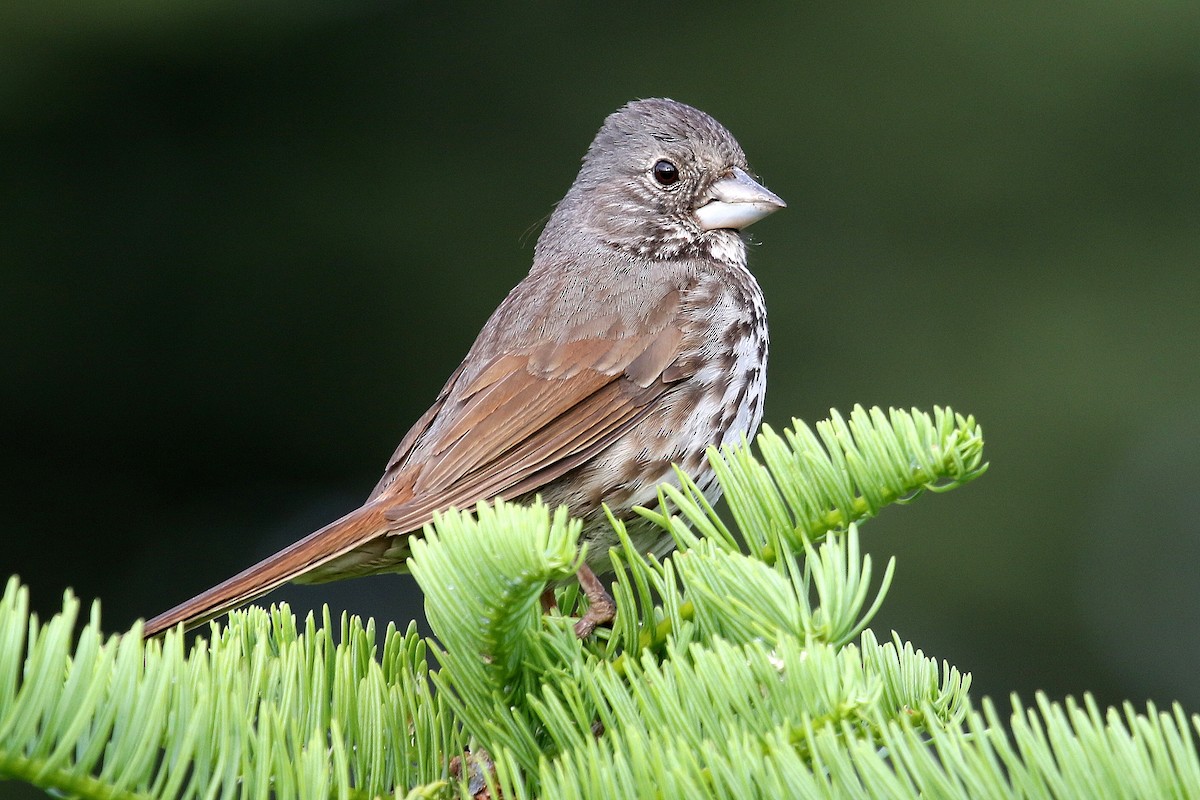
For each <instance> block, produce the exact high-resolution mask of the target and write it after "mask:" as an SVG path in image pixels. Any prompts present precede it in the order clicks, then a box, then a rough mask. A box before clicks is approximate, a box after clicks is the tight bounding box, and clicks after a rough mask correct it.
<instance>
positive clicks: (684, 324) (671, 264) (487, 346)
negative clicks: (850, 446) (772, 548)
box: [143, 98, 785, 637]
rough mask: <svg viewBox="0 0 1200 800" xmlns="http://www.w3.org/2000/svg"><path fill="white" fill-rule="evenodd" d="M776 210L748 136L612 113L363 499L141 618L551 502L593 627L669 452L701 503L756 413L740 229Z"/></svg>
mask: <svg viewBox="0 0 1200 800" xmlns="http://www.w3.org/2000/svg"><path fill="white" fill-rule="evenodd" d="M784 206H785V203H784V202H783V200H781V199H780V198H779V197H778V196H776V195H775V194H773V193H772V192H770V191H769V190H767V189H766V188H765V187H763V186H762V185H761V184H760V183H759V182H758V181H756V180H755V178H754V177H753V176H752V174H751V172H750V169H749V166H748V165H747V162H746V156H745V154H744V153H743V152H742V148H741V147H740V146H739V145H738V143H737V140H736V139H734V137H733V136H732V135H731V134H730V133H729V131H727V130H726V129H725V128H724V127H723V126H722V125H721V124H720V123H719V122H717V121H716V120H715V119H713V118H712V117H711V116H709V115H708V114H706V113H704V112H703V111H699V110H698V109H695V108H693V107H691V106H688V105H685V104H683V103H679V102H676V101H674V100H670V99H665V98H662V99H648V100H637V101H634V102H631V103H629V104H627V105H625V106H624V107H622V108H621V109H619V110H618V111H616V112H615V113H613V114H611V115H609V117H608V118H607V119H605V121H604V124H603V125H602V126H601V128H600V131H599V132H598V133H597V134H596V137H595V139H594V140H593V141H592V143H591V146H590V147H589V148H588V150H587V153H586V154H585V155H584V157H583V163H582V166H581V167H580V170H579V174H578V176H577V177H576V178H575V181H574V183H572V184H571V187H570V189H568V190H567V193H566V196H565V197H563V199H562V201H561V202H559V203H558V205H557V206H556V207H555V209H554V212H553V213H552V214H551V216H550V218H549V220H548V221H547V223H546V226H545V228H544V229H543V231H542V234H541V236H540V237H539V238H538V242H537V245H536V247H535V249H534V255H533V266H532V268H531V269H530V271H529V274H528V275H527V276H526V277H525V279H524V280H522V281H521V282H520V283H518V284H517V285H516V287H515V288H513V290H512V291H511V292H510V293H509V294H508V296H507V297H506V298H505V299H504V301H503V302H502V303H501V304H500V306H499V307H498V308H497V309H496V311H495V312H494V313H493V314H492V316H491V317H490V318H489V319H488V321H487V323H486V324H485V325H484V326H483V329H482V330H481V331H480V332H479V336H478V338H477V339H476V340H475V343H474V344H473V345H472V346H471V348H470V350H469V351H468V353H467V355H466V357H465V358H464V359H463V361H462V363H461V364H460V365H459V367H458V369H456V370H455V371H454V373H453V374H452V375H451V376H450V379H449V380H448V381H447V382H446V385H445V386H444V387H443V388H442V390H441V392H439V393H438V396H437V398H436V399H435V400H434V402H433V405H432V406H431V407H430V408H429V410H428V411H426V412H425V414H424V415H423V416H422V417H421V418H420V419H418V420H417V421H416V423H415V424H414V425H413V426H412V428H411V429H410V430H409V431H408V433H407V435H405V436H404V438H403V439H402V440H401V442H400V445H399V447H397V448H396V452H395V453H394V454H393V455H392V458H391V460H390V461H388V463H387V468H386V469H385V470H384V472H383V476H382V478H380V480H379V483H378V484H377V485H376V486H375V489H374V490H373V491H372V492H371V494H370V496H369V497H368V498H367V500H366V502H365V503H363V505H362V506H360V507H359V508H356V509H355V510H353V511H351V512H350V513H348V514H346V515H345V516H343V517H341V518H340V519H337V520H335V521H333V522H331V523H329V524H328V525H326V526H325V527H323V528H321V529H319V530H317V531H315V532H313V533H311V534H309V535H308V536H306V537H304V538H303V539H300V540H299V541H297V542H296V543H294V544H292V545H290V546H289V547H287V548H285V549H283V550H281V551H279V552H278V553H276V554H274V555H272V556H269V557H268V558H266V559H264V560H263V561H260V562H259V563H257V564H255V565H253V566H251V567H249V568H248V569H246V570H244V571H242V572H240V573H238V574H237V575H234V576H233V577H231V578H229V579H228V580H226V581H224V582H222V583H220V584H218V585H216V586H214V587H213V588H211V589H209V590H207V591H205V592H202V593H201V594H199V595H197V596H195V597H193V598H191V599H190V600H186V601H184V602H183V603H181V604H179V605H178V606H176V607H174V608H172V609H170V610H169V611H166V612H164V613H162V614H160V615H158V616H157V617H154V618H153V619H151V620H150V621H149V622H147V623H146V624H145V626H144V628H143V633H144V635H145V636H147V637H150V636H155V635H157V634H160V633H162V632H163V631H166V630H168V629H170V628H173V627H175V626H177V625H180V624H183V625H184V626H186V627H193V626H195V625H198V624H200V623H202V622H205V621H207V620H210V619H213V618H215V617H218V616H220V615H221V614H224V613H226V612H228V611H230V610H232V609H234V608H237V607H238V606H241V605H243V604H245V603H247V602H250V601H251V600H253V599H255V598H258V597H260V596H262V595H264V594H266V593H267V592H270V591H271V590H273V589H275V588H277V587H279V586H281V585H282V584H284V583H287V582H289V581H294V582H298V583H320V582H324V581H331V580H339V579H342V578H351V577H356V576H360V575H372V574H376V573H382V572H403V571H405V570H406V561H407V558H408V556H409V552H410V548H409V543H410V537H412V536H419V535H420V533H421V529H422V527H423V526H424V525H425V524H426V523H428V522H429V521H430V519H431V518H432V516H433V514H434V513H435V512H439V511H443V510H445V509H448V508H451V507H453V508H460V509H463V508H470V507H472V506H474V505H475V504H476V503H478V502H479V501H486V500H492V499H495V498H504V499H505V500H508V501H515V502H525V501H529V500H532V499H534V498H535V497H540V498H541V499H542V501H543V502H545V503H546V504H548V505H550V506H551V507H557V506H559V505H566V506H567V507H568V508H569V509H570V512H571V514H573V515H574V516H576V517H578V518H580V519H581V520H582V521H583V524H584V527H583V534H582V541H584V542H585V543H586V544H587V548H586V554H585V559H584V561H583V563H582V565H581V566H580V569H579V580H580V584H581V586H582V588H583V591H584V593H585V595H586V596H587V598H588V600H589V606H588V610H587V612H586V613H585V615H584V616H583V618H582V619H580V620H579V622H578V623H577V624H576V628H575V629H576V632H577V633H578V634H579V635H580V636H581V637H582V636H587V635H588V634H590V633H591V632H592V630H593V629H594V628H595V626H596V625H597V624H601V623H604V622H607V621H609V620H611V619H612V616H613V613H614V608H613V604H612V601H611V599H610V598H609V597H608V595H607V592H605V590H604V586H603V584H602V583H601V582H600V580H599V579H598V578H597V576H596V574H597V573H601V574H603V573H604V572H606V571H610V570H611V562H610V560H609V558H608V550H609V549H610V548H611V547H612V546H614V545H615V544H616V543H617V537H616V534H615V532H614V531H613V529H612V526H611V524H610V523H609V522H608V520H607V519H606V516H605V508H607V509H609V510H611V512H612V513H613V515H614V516H615V517H616V518H618V519H620V520H623V521H624V522H625V523H626V524H627V526H628V532H629V535H630V537H631V539H632V541H633V542H634V544H635V545H636V546H637V547H638V548H639V549H640V550H643V551H645V552H649V553H653V554H655V555H658V556H661V555H663V554H665V553H666V552H668V551H669V550H670V549H671V547H672V540H671V538H670V537H669V536H668V535H666V533H665V532H664V531H663V530H662V529H660V528H658V527H657V526H655V525H653V524H651V523H650V522H648V521H647V520H645V519H643V518H642V517H640V516H638V515H637V514H636V512H635V511H634V508H635V507H637V506H653V505H655V503H656V501H657V486H658V484H660V483H662V482H677V479H676V477H675V474H674V472H673V468H672V465H673V464H677V465H679V467H680V468H681V469H682V470H683V472H685V473H686V474H687V475H688V476H689V477H690V478H691V479H692V480H693V481H694V482H695V483H696V485H697V486H698V487H699V489H700V490H701V491H702V492H703V493H704V495H705V497H706V498H707V499H708V500H709V501H710V502H716V500H717V499H718V498H719V496H720V491H721V490H720V486H719V485H718V484H717V482H716V479H715V475H714V474H713V471H712V469H711V467H710V466H709V464H708V461H707V459H706V456H705V451H706V449H707V448H708V447H709V446H710V445H721V444H729V443H734V442H739V441H741V440H743V439H744V438H748V437H750V436H751V435H752V434H753V433H754V431H755V430H756V429H757V428H758V424H759V422H760V421H761V419H762V409H763V397H764V393H765V390H766V370H767V349H768V336H767V317H766V306H765V303H764V301H763V295H762V291H761V290H760V288H759V286H758V283H757V281H756V280H755V279H754V276H753V275H751V273H750V271H749V270H748V269H747V267H746V243H745V241H744V239H743V235H742V233H741V231H742V230H743V229H744V228H746V227H747V226H748V225H750V224H752V223H754V222H756V221H758V220H760V219H762V218H763V217H765V216H767V215H768V214H771V213H772V212H774V211H776V210H778V209H780V208H783V207H784Z"/></svg>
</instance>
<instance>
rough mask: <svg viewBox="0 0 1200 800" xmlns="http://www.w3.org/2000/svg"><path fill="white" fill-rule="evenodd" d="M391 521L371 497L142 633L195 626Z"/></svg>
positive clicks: (149, 634)
mask: <svg viewBox="0 0 1200 800" xmlns="http://www.w3.org/2000/svg"><path fill="white" fill-rule="evenodd" d="M388 527H389V525H388V523H387V520H386V519H385V518H384V506H383V504H382V503H379V502H374V503H368V504H366V505H364V506H362V507H360V508H357V509H355V510H354V511H351V512H350V513H349V514H347V515H346V516H344V517H342V518H341V519H339V520H336V521H334V522H331V523H329V524H328V525H326V526H325V527H324V528H321V529H320V530H317V531H314V532H313V533H310V534H309V535H308V536H305V537H304V538H303V539H301V540H300V541H298V542H296V543H295V544H293V545H291V546H290V547H287V548H286V549H283V550H280V551H279V552H278V553H276V554H275V555H273V556H270V557H268V558H266V559H264V560H262V561H260V562H258V563H257V564H255V565H254V566H252V567H250V568H249V569H246V570H243V571H241V572H239V573H238V574H237V575H234V576H233V577H232V578H230V579H229V580H227V581H224V582H222V583H219V584H217V585H216V586H214V587H213V588H211V589H209V590H208V591H206V592H202V593H201V594H198V595H196V596H195V597H193V598H192V599H191V600H187V601H185V602H183V603H180V604H179V605H177V606H175V607H174V608H172V609H171V610H170V611H165V612H163V613H162V614H159V615H158V616H157V617H155V618H154V619H152V620H150V621H149V622H147V623H146V624H145V626H144V627H143V629H142V635H143V636H145V637H146V638H150V637H152V636H157V635H158V634H160V633H162V632H163V631H166V630H169V629H171V628H174V627H175V626H176V625H179V624H180V623H182V624H183V625H184V627H185V628H189V629H190V628H194V627H196V626H197V625H201V624H203V623H205V622H208V621H209V620H211V619H215V618H216V617H219V616H221V615H222V614H224V613H226V612H229V611H232V610H233V609H235V608H237V607H238V606H241V605H244V604H246V603H249V602H250V601H251V600H254V599H255V598H257V597H261V596H262V595H264V594H266V593H267V592H269V591H271V590H272V589H276V588H278V587H280V586H282V585H283V584H285V583H287V582H289V581H291V580H294V579H295V578H297V577H299V576H301V575H303V574H304V573H306V572H308V571H309V570H312V569H315V568H316V567H319V566H320V565H322V564H325V563H327V562H329V561H332V560H333V559H335V558H337V557H338V556H340V555H342V554H344V553H348V552H349V551H351V550H353V549H354V548H355V547H357V546H359V545H360V544H362V543H363V542H365V541H367V540H369V539H372V538H374V537H375V536H380V535H382V534H383V533H384V532H385V531H386V530H387V529H388Z"/></svg>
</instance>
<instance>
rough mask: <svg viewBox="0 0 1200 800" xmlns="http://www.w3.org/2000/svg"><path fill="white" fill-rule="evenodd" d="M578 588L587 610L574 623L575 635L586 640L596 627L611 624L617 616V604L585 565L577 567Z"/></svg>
mask: <svg viewBox="0 0 1200 800" xmlns="http://www.w3.org/2000/svg"><path fill="white" fill-rule="evenodd" d="M579 588H580V589H582V590H583V596H584V597H586V598H587V599H588V610H587V613H585V614H584V615H583V616H582V617H580V618H579V621H578V622H576V623H575V635H576V636H578V637H579V638H580V639H586V638H587V637H589V636H591V635H592V631H594V630H596V626H597V625H603V624H605V623H606V622H612V620H613V617H615V616H616V615H617V604H616V603H615V602H613V599H612V597H611V596H610V595H609V593H608V591H607V590H606V589H605V588H604V584H603V583H601V582H600V579H599V578H597V577H596V573H594V572H592V568H591V567H589V566H588V565H587V564H581V565H580V567H579Z"/></svg>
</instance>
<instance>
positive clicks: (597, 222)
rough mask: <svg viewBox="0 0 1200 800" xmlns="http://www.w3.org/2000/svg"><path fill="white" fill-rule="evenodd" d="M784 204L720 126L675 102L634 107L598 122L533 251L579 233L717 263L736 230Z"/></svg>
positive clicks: (660, 254) (636, 250) (634, 249)
mask: <svg viewBox="0 0 1200 800" xmlns="http://www.w3.org/2000/svg"><path fill="white" fill-rule="evenodd" d="M784 205H785V204H784V202H783V201H782V200H781V199H779V198H778V197H777V196H775V195H774V194H772V193H771V192H770V191H768V190H767V189H765V188H763V187H762V186H760V185H759V184H758V183H756V182H755V181H754V179H753V178H751V177H750V175H749V172H748V167H747V165H746V155H745V153H743V152H742V148H741V146H740V145H739V144H738V143H737V140H736V139H734V138H733V135H732V134H730V133H729V131H727V130H726V129H725V127H724V126H723V125H721V123H719V122H717V121H716V120H715V119H713V118H712V117H710V116H709V115H708V114H705V113H704V112H703V111H700V110H698V109H695V108H692V107H691V106H688V105H685V104H683V103H677V102H675V101H674V100H668V99H650V100H635V101H634V102H632V103H629V104H628V105H626V106H624V107H623V108H621V109H620V110H618V111H617V112H615V113H613V114H611V115H610V116H609V117H608V119H606V120H605V121H604V125H603V127H601V128H600V132H599V133H597V134H596V138H595V140H593V141H592V145H591V147H589V148H588V151H587V155H585V156H584V158H583V166H582V168H581V169H580V170H579V176H578V177H577V178H576V179H575V183H574V184H572V186H571V189H570V191H568V192H567V196H566V197H565V198H563V200H562V202H561V203H559V205H558V208H557V209H556V210H555V212H554V214H553V216H552V217H551V219H550V222H549V223H548V224H547V226H546V230H545V231H544V232H543V234H542V239H541V240H539V242H538V247H539V249H542V248H544V247H546V246H549V241H548V240H555V239H558V238H561V237H563V236H573V235H578V234H580V233H582V234H584V235H589V236H594V237H598V238H599V239H600V240H601V242H602V243H604V244H606V245H609V246H611V247H614V248H617V249H619V250H623V251H626V252H629V253H633V254H636V255H638V256H642V257H649V258H677V257H718V258H722V259H724V258H727V257H728V255H729V254H730V253H731V252H732V248H736V249H737V252H739V253H740V252H742V250H741V241H740V238H739V237H738V234H737V231H738V230H740V229H742V228H744V227H746V226H747V225H749V224H751V223H752V222H754V221H756V220H759V219H762V218H763V217H765V216H766V215H767V214H769V213H771V212H772V211H775V210H777V209H779V208H783V207H784Z"/></svg>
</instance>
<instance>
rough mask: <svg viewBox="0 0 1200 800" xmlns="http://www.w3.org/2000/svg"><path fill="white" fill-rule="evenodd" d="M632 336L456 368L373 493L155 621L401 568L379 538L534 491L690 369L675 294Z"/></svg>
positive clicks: (195, 620) (165, 622) (170, 622)
mask: <svg viewBox="0 0 1200 800" xmlns="http://www.w3.org/2000/svg"><path fill="white" fill-rule="evenodd" d="M670 299H671V300H672V301H673V302H670V303H662V304H660V305H659V307H658V308H657V309H656V311H657V312H658V315H659V317H658V322H659V324H658V325H657V326H656V327H655V328H653V329H651V330H647V331H645V332H642V333H639V334H635V335H619V336H618V335H613V334H612V329H611V328H610V329H609V330H608V331H606V332H605V334H597V335H592V336H585V337H580V338H578V339H575V340H573V341H567V342H565V343H561V344H555V345H552V346H551V345H545V344H543V345H540V346H538V347H534V348H530V349H528V350H525V351H510V352H505V353H501V354H499V355H496V356H494V357H493V358H491V359H490V360H489V361H488V362H487V363H486V365H485V366H484V367H483V368H482V369H480V370H478V371H476V372H475V373H474V374H473V376H472V377H470V378H469V379H464V377H463V374H464V371H465V366H466V364H467V363H468V362H469V361H470V360H471V357H468V359H467V361H464V366H462V367H459V369H458V371H457V372H455V373H454V375H453V376H452V377H451V379H450V381H449V382H448V383H447V384H446V386H445V388H443V390H442V392H441V393H440V394H439V396H438V399H437V401H436V402H435V403H434V404H433V407H431V408H430V410H429V411H428V412H426V414H425V415H424V416H423V417H421V419H420V420H418V422H417V424H416V425H414V426H413V428H412V429H411V430H410V431H409V432H408V434H407V435H406V436H405V437H404V440H403V441H402V442H401V444H400V447H399V448H397V450H396V454H395V455H394V456H393V458H392V461H391V463H389V465H388V468H387V470H386V472H385V473H384V477H383V479H382V480H381V481H380V482H379V484H378V485H377V486H376V487H375V490H374V491H373V492H372V493H371V497H370V498H369V499H368V501H367V503H366V504H365V505H363V506H362V507H361V508H358V509H356V510H355V511H352V512H350V513H349V514H347V515H346V516H345V517H343V518H342V519H340V520H337V521H336V522H332V523H330V524H329V525H327V526H325V527H324V528H322V529H320V530H318V531H316V532H314V533H312V534H309V535H308V536H306V537H305V538H303V539H301V540H300V541H298V542H296V543H295V544H293V545H292V546H291V547H288V548H287V549H285V550H282V551H280V552H279V553H276V554H275V555H272V556H270V557H268V558H266V559H264V560H263V561H261V562H259V563H258V564H255V565H254V566H252V567H250V568H249V569H247V570H244V571H243V572H241V573H239V574H238V575H235V576H234V577H232V578H230V579H229V580H227V581H225V582H224V583H221V584H219V585H217V586H214V587H213V588H212V589H209V590H208V591H206V592H204V593H202V594H200V595H198V596H196V597H194V598H192V599H191V600H188V601H186V602H184V603H181V604H180V605H178V606H176V607H175V608H173V609H171V610H170V611H167V612H165V613H163V614H160V615H159V616H158V617H155V618H154V619H152V620H150V621H149V622H147V623H146V627H145V629H144V635H146V636H153V635H155V634H157V633H160V632H162V631H164V630H166V629H168V628H171V627H174V626H175V625H177V624H179V623H184V624H185V625H187V626H189V627H191V626H193V625H196V624H199V623H200V622H202V621H204V620H207V619H212V618H213V617H215V616H218V615H220V614H222V613H224V612H225V611H228V610H229V609H231V608H236V607H237V606H239V605H242V604H243V603H246V602H248V601H250V600H252V599H254V598H255V597H259V596H261V595H262V594H265V593H266V592H268V591H270V590H271V589H274V588H276V587H277V586H280V585H282V584H284V583H287V582H288V581H292V580H305V581H322V580H331V579H336V578H342V577H350V576H352V575H355V574H366V573H370V572H377V571H380V570H384V569H395V568H396V567H397V564H396V563H392V562H393V561H395V559H396V556H395V555H389V554H388V552H387V551H388V547H387V545H386V543H385V542H383V541H381V537H383V536H385V535H393V536H394V535H399V534H403V533H407V532H409V531H412V530H415V529H417V528H419V527H420V526H421V525H424V524H425V523H426V522H428V521H429V519H430V517H431V516H432V515H433V513H434V512H435V511H438V510H441V509H444V508H447V507H450V506H455V507H457V508H467V507H470V506H472V505H474V504H475V503H477V502H478V501H480V500H490V499H492V498H495V497H497V496H509V497H516V496H519V495H523V494H526V493H528V492H532V491H536V490H537V489H539V488H540V487H542V486H545V485H546V484H547V483H549V482H550V481H553V480H554V479H555V478H557V477H559V476H561V475H563V474H564V473H565V472H567V471H568V470H571V469H573V468H574V467H577V466H579V465H580V464H582V463H584V462H585V461H587V460H588V459H589V458H591V457H592V456H593V455H594V454H596V453H597V452H599V451H600V450H603V449H604V448H605V447H607V446H609V445H610V444H612V443H613V442H614V441H616V440H617V439H618V438H619V437H620V436H621V435H622V434H623V433H624V432H625V431H627V430H628V429H629V428H630V427H631V426H632V425H634V424H636V423H637V421H638V420H639V419H641V418H642V417H643V416H644V415H645V414H646V413H647V412H648V411H649V410H650V409H651V408H653V407H654V402H655V400H656V399H658V398H659V397H661V396H662V395H663V394H664V393H665V392H667V391H669V389H670V387H671V385H672V384H674V383H677V382H678V381H681V380H683V379H685V378H687V377H688V376H690V375H691V374H692V373H693V371H694V370H693V364H694V361H692V360H688V359H683V358H681V356H680V353H681V350H685V349H686V348H685V347H684V346H683V342H684V338H685V337H684V334H683V332H682V331H681V330H680V329H679V328H678V327H677V319H676V317H675V314H674V312H675V311H676V308H675V306H674V302H677V301H678V294H677V293H676V294H673V295H672V296H671V298H670Z"/></svg>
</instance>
